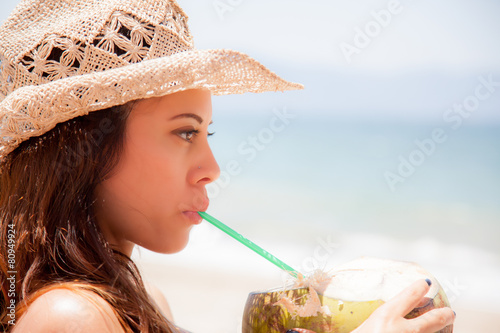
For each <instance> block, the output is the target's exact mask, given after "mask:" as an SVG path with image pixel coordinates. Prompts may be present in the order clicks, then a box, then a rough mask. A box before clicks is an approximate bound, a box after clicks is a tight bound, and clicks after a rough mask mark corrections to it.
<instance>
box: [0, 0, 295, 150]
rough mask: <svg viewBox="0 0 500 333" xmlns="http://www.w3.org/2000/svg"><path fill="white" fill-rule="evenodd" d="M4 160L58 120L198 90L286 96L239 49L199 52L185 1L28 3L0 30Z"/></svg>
mask: <svg viewBox="0 0 500 333" xmlns="http://www.w3.org/2000/svg"><path fill="white" fill-rule="evenodd" d="M0 61H1V65H0V101H1V102H0V159H2V158H3V157H4V156H6V155H7V154H8V153H9V152H11V151H12V150H14V149H15V148H16V147H17V146H18V145H19V144H20V143H21V142H23V141H24V140H27V139H28V138H30V137H33V136H39V135H42V134H43V133H45V132H47V131H49V130H50V129H52V128H54V127H55V126H56V124H58V123H61V122H64V121H67V120H69V119H72V118H74V117H77V116H81V115H85V114H88V113H89V112H91V111H95V110H100V109H104V108H108V107H111V106H115V105H119V104H124V103H126V102H129V101H131V100H135V99H141V98H148V97H154V96H163V95H166V94H171V93H174V92H177V91H182V90H186V89H193V88H205V89H209V90H210V91H211V93H212V94H214V95H224V94H239V93H244V92H256V93H257V92H264V91H285V90H292V89H302V88H303V86H302V85H300V84H296V83H291V82H288V81H285V80H283V79H282V78H280V77H279V76H277V75H276V74H274V73H273V72H271V71H270V70H268V69H267V68H266V67H264V66H263V65H261V64H260V63H258V62H257V61H255V60H254V59H252V58H250V57H249V56H247V55H245V54H243V53H240V52H237V51H232V50H197V49H195V48H194V45H193V39H192V36H191V34H190V32H189V29H188V26H187V16H186V14H185V13H184V12H183V10H182V9H181V8H180V7H179V6H178V4H177V3H176V2H175V0H23V1H21V3H20V4H19V5H18V6H17V7H16V8H15V9H14V11H13V12H12V13H11V15H10V16H9V18H8V19H7V20H6V21H5V22H4V24H3V25H2V26H1V27H0Z"/></svg>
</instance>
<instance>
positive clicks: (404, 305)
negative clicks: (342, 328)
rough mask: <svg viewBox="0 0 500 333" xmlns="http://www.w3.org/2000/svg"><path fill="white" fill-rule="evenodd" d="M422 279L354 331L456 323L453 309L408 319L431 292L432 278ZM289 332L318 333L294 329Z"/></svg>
mask: <svg viewBox="0 0 500 333" xmlns="http://www.w3.org/2000/svg"><path fill="white" fill-rule="evenodd" d="M428 281H429V283H428V282H427V281H426V280H419V281H416V282H415V283H413V284H412V285H411V286H409V287H408V288H406V289H405V290H403V291H402V292H401V293H399V294H398V295H397V296H396V297H394V298H393V299H391V300H390V301H388V302H387V303H385V304H383V305H382V306H380V307H379V308H378V309H377V310H375V311H374V312H373V313H372V315H371V316H370V317H369V318H368V319H367V320H366V321H365V322H364V323H363V324H361V326H359V327H358V328H356V329H355V330H354V331H352V333H405V332H412V333H413V332H418V333H434V332H437V331H439V330H441V329H443V328H445V327H446V326H448V325H451V324H453V321H454V320H455V313H454V312H453V311H452V310H451V309H450V308H439V309H433V310H431V311H429V312H426V313H424V314H423V315H421V316H420V317H417V318H413V319H406V318H405V316H406V315H407V314H408V313H410V311H411V310H413V309H414V308H415V307H417V306H418V304H419V303H420V302H421V301H422V299H423V298H424V296H425V294H426V293H427V291H429V287H430V280H428ZM288 332H290V333H292V332H300V333H314V332H313V331H310V330H306V329H300V328H294V329H292V330H289V331H288Z"/></svg>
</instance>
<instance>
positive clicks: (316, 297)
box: [243, 257, 452, 333]
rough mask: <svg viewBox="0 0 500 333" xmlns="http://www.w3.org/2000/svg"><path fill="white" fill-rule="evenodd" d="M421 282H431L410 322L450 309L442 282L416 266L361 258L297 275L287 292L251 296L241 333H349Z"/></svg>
mask: <svg viewBox="0 0 500 333" xmlns="http://www.w3.org/2000/svg"><path fill="white" fill-rule="evenodd" d="M419 279H430V280H431V281H432V284H431V287H430V289H429V291H428V292H427V294H426V295H425V297H424V300H423V302H422V303H421V304H419V305H418V306H417V307H416V308H415V309H414V310H413V311H412V312H410V313H409V314H408V316H407V318H414V317H417V316H419V315H421V314H423V313H425V312H427V311H429V310H431V309H433V308H436V307H444V306H449V302H448V299H447V298H446V295H445V293H444V291H443V289H442V288H441V286H440V284H439V282H438V281H437V280H436V278H434V277H433V276H432V275H431V274H430V273H429V272H428V271H426V270H425V269H423V268H422V267H421V266H419V265H418V264H415V263H411V262H402V261H394V260H388V259H379V258H370V257H361V258H358V259H356V260H353V261H351V262H348V263H346V264H343V265H341V266H338V267H336V269H335V270H332V271H328V272H322V271H317V272H314V273H313V274H311V275H309V276H307V277H303V276H299V277H298V278H297V279H296V280H295V281H293V283H292V284H290V285H288V286H287V287H285V288H277V289H273V290H269V291H266V292H258V293H251V294H250V295H249V297H248V300H247V304H246V307H245V313H244V317H243V332H272V333H274V332H286V330H287V329H291V328H295V327H300V328H308V329H312V330H314V331H316V332H318V333H321V332H335V333H344V332H351V331H352V330H353V329H355V328H356V327H357V326H359V325H360V324H361V323H362V322H363V321H364V320H366V318H368V317H369V315H370V314H371V313H372V312H373V311H374V310H375V309H376V308H377V307H379V306H380V305H382V304H383V303H384V302H387V301H388V300H390V299H392V298H393V297H394V296H396V295H397V294H399V293H400V292H401V291H402V290H403V289H405V288H406V287H408V286H409V285H411V284H412V283H413V282H415V281H417V280H419ZM283 330H284V331H283ZM444 332H452V327H451V326H450V327H448V328H446V329H443V330H441V331H440V333H444Z"/></svg>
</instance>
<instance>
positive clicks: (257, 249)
mask: <svg viewBox="0 0 500 333" xmlns="http://www.w3.org/2000/svg"><path fill="white" fill-rule="evenodd" d="M198 214H199V215H200V216H201V217H202V218H203V219H205V220H207V221H208V222H210V223H211V224H213V225H214V226H216V227H217V228H219V229H220V230H222V231H224V232H225V233H226V234H228V235H229V236H231V237H233V238H234V239H236V240H237V241H238V242H240V243H241V244H243V245H245V246H246V247H248V248H249V249H250V250H253V251H254V252H256V253H257V254H259V255H261V256H262V257H264V258H266V259H267V260H269V261H270V262H272V263H273V264H275V265H276V266H278V267H279V268H281V269H282V270H284V271H286V272H287V273H288V274H290V275H291V276H293V277H294V278H297V277H298V275H299V273H298V272H297V271H296V270H295V269H293V268H292V267H290V266H288V265H287V264H285V263H284V262H283V261H281V260H279V259H278V258H276V257H275V256H273V255H272V254H271V253H269V252H267V251H266V250H264V249H263V248H261V247H260V246H258V245H257V244H255V243H254V242H252V241H251V240H249V239H247V238H245V237H243V236H242V235H241V234H239V233H237V232H236V231H234V230H233V229H231V228H229V227H228V226H227V225H225V224H224V223H222V222H221V221H219V220H217V219H216V218H215V217H212V216H210V215H208V214H207V213H205V212H198Z"/></svg>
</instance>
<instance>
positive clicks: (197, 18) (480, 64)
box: [0, 0, 500, 122]
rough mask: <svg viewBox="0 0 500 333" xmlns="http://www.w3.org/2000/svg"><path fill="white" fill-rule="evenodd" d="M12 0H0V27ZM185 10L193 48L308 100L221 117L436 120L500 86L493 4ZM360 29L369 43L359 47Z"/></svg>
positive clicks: (368, 0)
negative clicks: (256, 70)
mask: <svg viewBox="0 0 500 333" xmlns="http://www.w3.org/2000/svg"><path fill="white" fill-rule="evenodd" d="M16 2H17V1H12V0H2V3H1V4H0V13H1V16H0V19H1V20H4V19H5V18H6V17H7V14H8V13H9V12H10V11H11V10H12V8H13V7H14V5H15V3H16ZM179 3H180V5H181V6H182V7H183V8H184V9H185V11H186V12H187V14H188V15H189V17H190V20H189V24H190V28H191V30H192V33H193V35H194V37H195V45H196V47H197V48H201V49H206V48H232V49H236V50H240V51H243V52H246V53H248V54H250V55H251V56H253V57H255V58H256V59H257V60H259V61H261V62H262V63H264V64H265V65H266V66H268V67H270V68H271V69H272V70H274V71H276V72H277V73H278V74H280V75H281V76H283V77H285V78H286V79H289V80H292V81H299V82H301V83H304V84H305V85H306V90H304V91H302V92H291V93H287V94H280V95H279V96H275V94H261V95H262V96H256V95H252V96H246V95H245V96H244V97H241V96H238V97H234V96H231V97H224V98H223V99H219V98H215V99H214V101H215V103H216V106H217V107H218V108H219V109H221V110H232V109H234V108H244V109H252V110H251V111H253V109H256V110H266V111H267V110H269V109H270V108H272V107H275V106H276V105H283V104H287V105H290V106H292V105H293V106H295V107H297V108H299V109H306V108H308V109H314V110H315V112H320V113H322V114H329V115H333V116H346V115H347V116H353V117H366V116H373V117H381V118H392V117H399V118H402V119H409V120H414V119H418V120H425V121H435V120H436V119H438V118H439V117H441V115H442V114H443V113H444V112H445V111H446V108H448V107H451V106H452V105H453V103H457V102H458V103H460V102H461V101H462V100H464V99H465V98H467V96H469V95H470V94H471V93H473V92H474V89H475V87H476V86H477V84H478V82H479V81H478V78H479V77H480V76H483V77H484V76H487V75H490V74H492V73H493V74H494V77H495V78H498V80H499V81H500V43H499V42H498V40H500V20H498V16H499V14H500V2H498V1H495V0H478V1H466V0H455V1H452V0H441V1H432V0H418V1H417V0H358V1H350V0H329V1H326V0H323V1H319V0H317V1H307V2H305V1H298V0H274V1H264V0H252V1H248V0H196V1H193V0H190V1H188V0H179ZM387 13H389V14H390V16H389V17H388V16H387ZM377 17H378V20H377ZM370 29H371V30H370ZM360 31H362V34H365V38H364V40H363V41H364V43H365V44H366V45H364V44H359V43H358V44H356V38H358V42H359V40H360V38H361V39H362V37H360ZM367 32H368V33H370V34H371V37H370V36H368V35H367ZM366 36H368V42H367V41H366ZM347 44H349V45H351V46H352V47H355V48H356V53H351V54H350V56H349V57H346V55H345V51H344V53H343V51H342V48H341V46H342V45H344V50H345V45H347ZM356 45H357V46H356ZM360 45H361V47H358V46H360ZM350 50H351V51H352V50H353V48H351V49H350ZM348 58H349V59H348ZM249 111H250V110H249ZM480 111H481V112H477V116H476V115H475V117H474V119H473V121H480V122H491V121H493V120H494V121H498V122H500V116H499V114H500V112H499V111H500V89H499V91H497V92H495V94H493V95H492V97H491V98H490V99H488V100H487V101H485V102H484V103H482V105H481V107H480Z"/></svg>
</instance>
